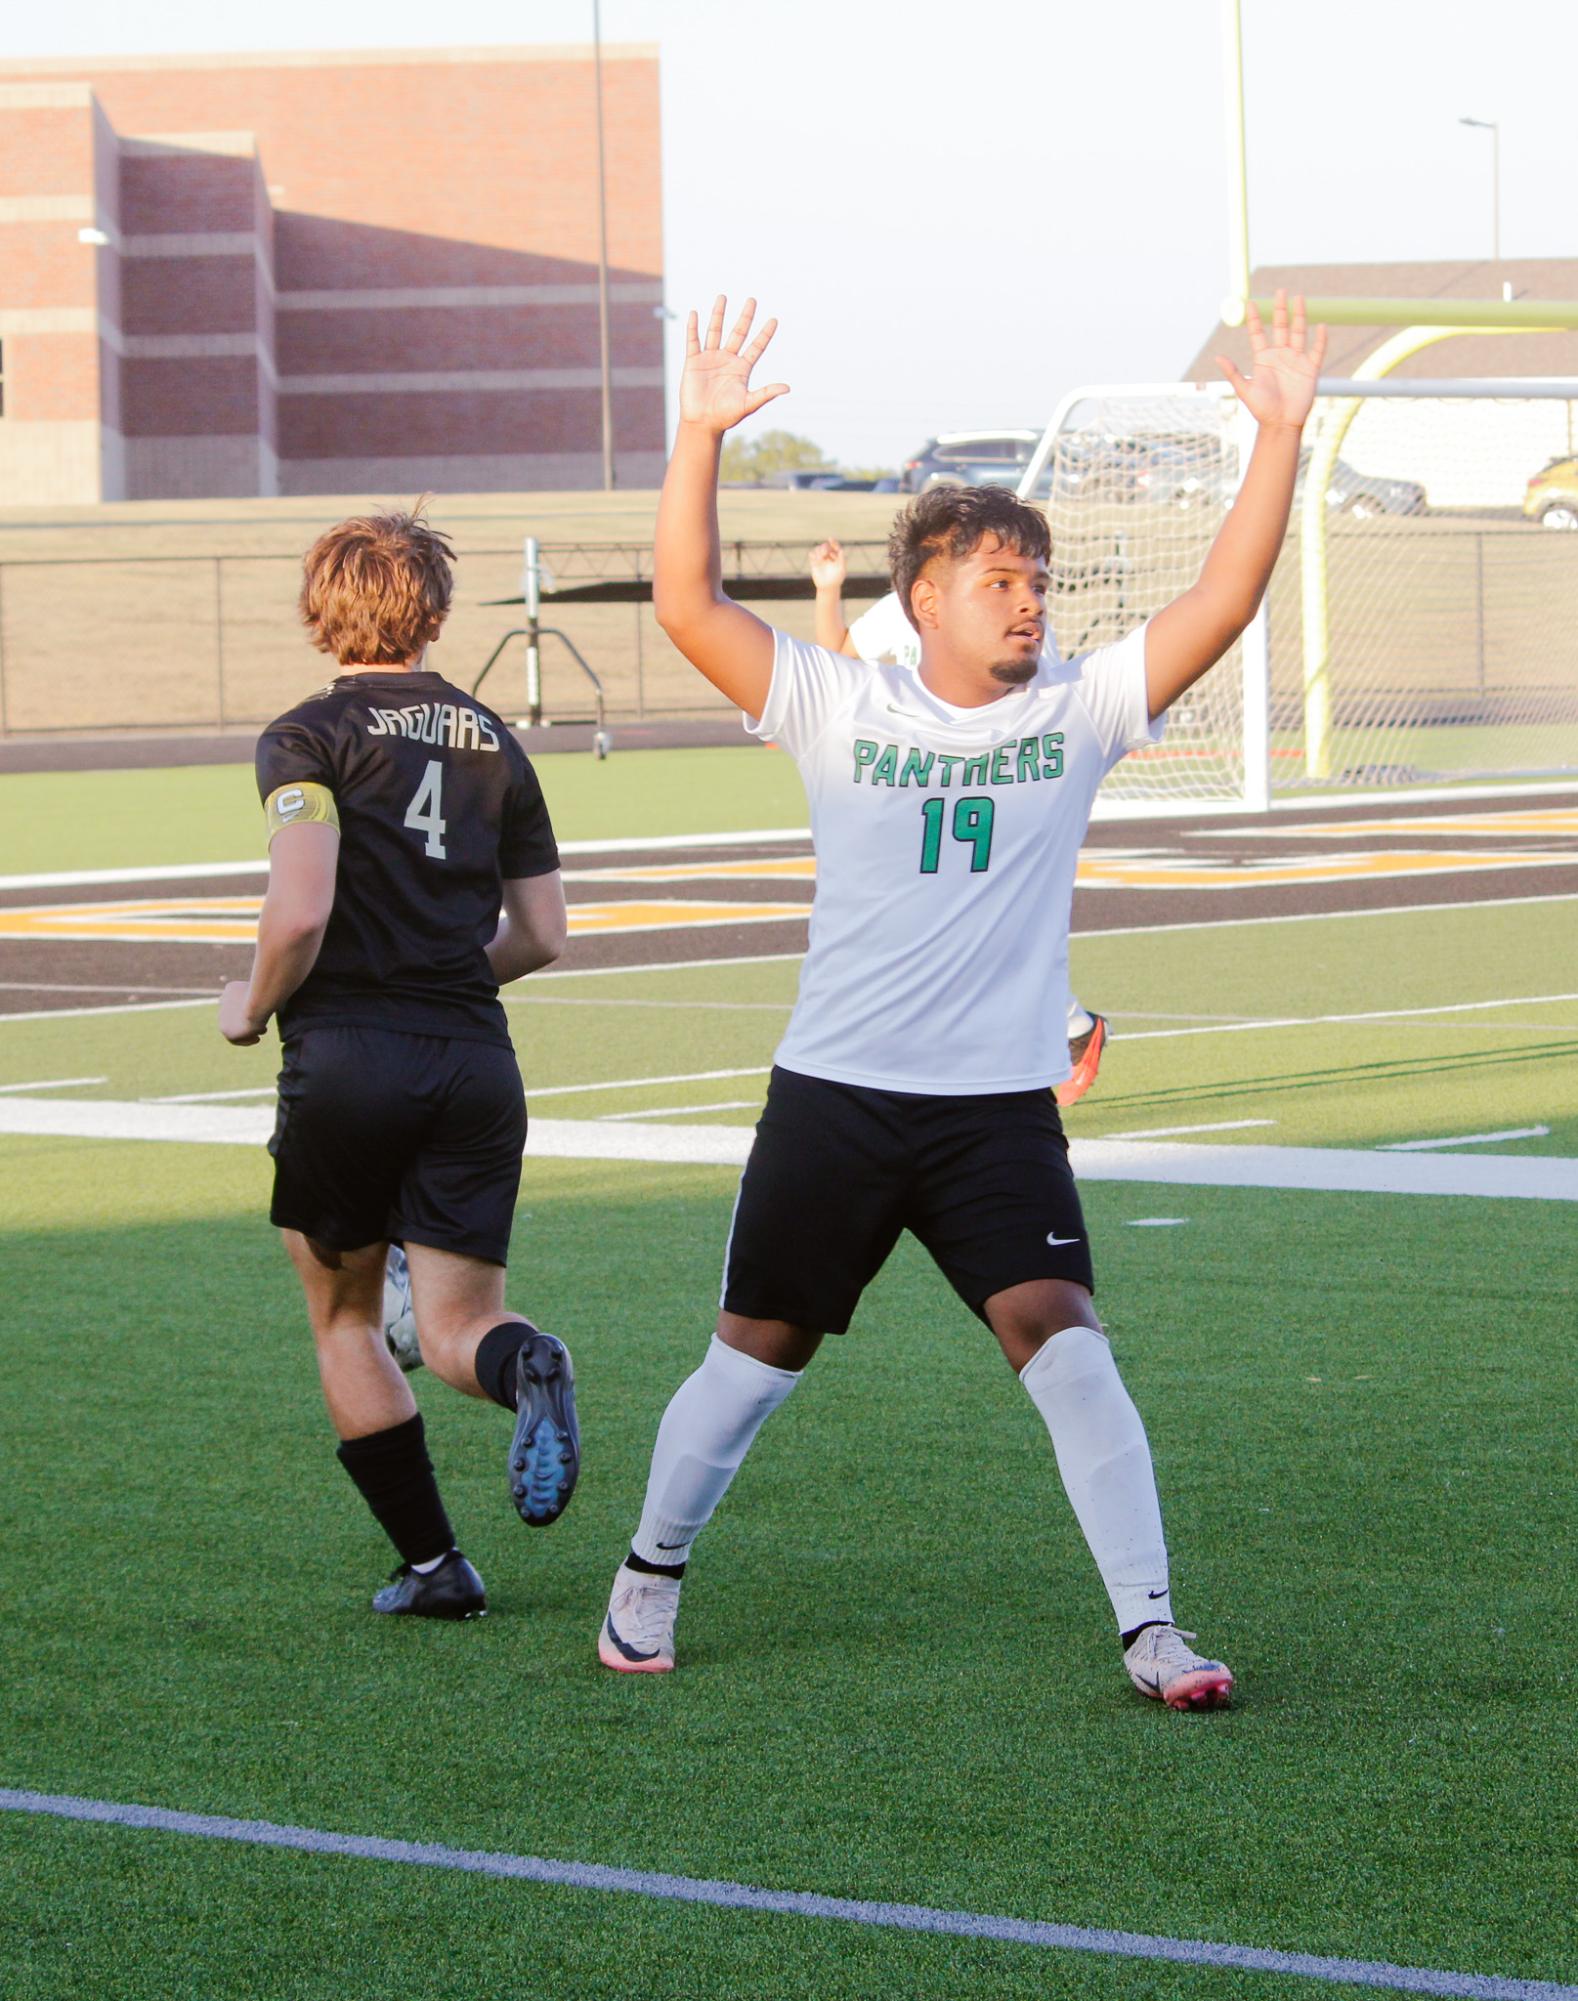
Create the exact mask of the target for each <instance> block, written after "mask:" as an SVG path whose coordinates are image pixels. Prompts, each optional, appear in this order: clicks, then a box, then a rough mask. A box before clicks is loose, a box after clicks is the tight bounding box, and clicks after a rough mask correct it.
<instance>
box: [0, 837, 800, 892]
mask: <svg viewBox="0 0 1578 2001" xmlns="http://www.w3.org/2000/svg"><path fill="white" fill-rule="evenodd" d="M810 838H811V829H810V828H809V827H759V828H757V829H755V830H754V831H753V832H750V833H744V834H650V835H649V834H641V835H636V836H633V837H632V838H631V839H629V840H623V841H621V840H596V841H561V842H560V843H559V852H560V854H561V855H625V854H644V853H646V852H647V851H648V850H649V849H650V850H652V851H653V852H654V853H670V852H682V851H684V850H685V849H688V848H750V847H776V846H779V845H781V844H782V843H783V842H785V841H808V840H810ZM267 874H268V857H267V856H266V855H261V856H259V857H258V858H257V859H256V860H253V861H244V862H172V863H170V864H169V865H168V866H167V867H164V868H152V867H142V868H102V869H64V870H58V869H57V870H54V871H52V872H50V873H48V874H43V875H0V891H3V890H8V889H90V888H96V887H98V886H99V885H101V884H102V885H104V886H105V887H108V886H109V885H111V884H113V883H120V882H202V881H203V880H204V879H205V878H206V877H209V876H225V875H267Z"/></svg>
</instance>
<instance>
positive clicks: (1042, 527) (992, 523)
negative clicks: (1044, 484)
mask: <svg viewBox="0 0 1578 2001" xmlns="http://www.w3.org/2000/svg"><path fill="white" fill-rule="evenodd" d="M988 535H995V536H996V537H997V539H998V541H999V542H1000V543H1001V544H1002V546H1003V547H1004V548H1005V549H1012V550H1013V552H1014V554H1015V555H1016V556H1039V557H1040V558H1041V560H1042V562H1046V561H1047V560H1048V559H1049V558H1050V556H1051V554H1052V531H1051V530H1050V529H1049V528H1048V527H1047V519H1046V516H1045V515H1044V514H1043V513H1041V512H1040V510H1039V509H1038V508H1034V507H1029V506H1027V505H1026V504H1025V502H1024V501H1022V500H1021V499H1019V497H1018V496H1017V495H1016V494H1012V493H1010V492H1009V491H1008V489H1007V488H1006V487H1002V486H934V487H933V488H932V489H931V491H930V492H929V493H923V494H921V495H920V496H919V497H918V498H917V499H915V500H912V501H911V502H910V504H909V506H908V507H906V508H905V509H904V511H903V513H902V514H900V515H899V517H898V519H897V520H896V521H895V522H894V524H893V530H892V533H891V534H890V535H889V536H888V571H889V574H890V575H891V576H892V578H893V588H894V590H895V591H897V592H898V597H899V603H900V604H901V605H903V607H904V616H905V617H906V618H907V619H908V620H909V622H910V624H911V625H914V624H915V613H914V612H913V611H912V610H911V608H910V592H911V591H912V590H913V589H914V587H915V580H916V578H917V577H918V576H919V575H920V573H921V571H922V570H924V569H925V567H926V565H927V564H928V563H929V562H930V561H931V559H932V558H933V557H934V556H948V557H951V558H952V559H953V561H955V562H958V561H959V560H960V559H961V558H962V557H965V556H968V555H970V554H972V553H973V552H974V551H975V550H976V549H978V548H979V547H980V546H981V544H982V542H984V541H985V540H986V538H987V536H988ZM918 629H919V628H918V627H917V630H918Z"/></svg>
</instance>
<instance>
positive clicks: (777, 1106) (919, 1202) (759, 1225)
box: [722, 1069, 1094, 1334]
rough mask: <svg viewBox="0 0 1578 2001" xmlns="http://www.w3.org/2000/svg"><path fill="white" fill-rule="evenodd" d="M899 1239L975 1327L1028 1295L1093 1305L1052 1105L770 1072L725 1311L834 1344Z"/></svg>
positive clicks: (1037, 1095) (1012, 1096) (1074, 1194)
mask: <svg viewBox="0 0 1578 2001" xmlns="http://www.w3.org/2000/svg"><path fill="white" fill-rule="evenodd" d="M901 1230H909V1231H911V1232H912V1233H913V1235H915V1236H916V1237H918V1238H919V1239H920V1241H921V1243H923V1244H924V1245H925V1246H926V1249H927V1250H928V1251H930V1253H931V1255H932V1257H933V1258H934V1259H935V1260H936V1262H937V1265H938V1267H939V1268H940V1270H941V1271H942V1274H943V1276H944V1277H945V1278H946V1279H947V1281H948V1283H949V1284H950V1285H951V1286H952V1287H953V1289H954V1291H955V1292H956V1293H958V1295H959V1297H960V1298H961V1299H962V1300H963V1301H964V1303H965V1305H966V1306H968V1307H969V1308H970V1310H971V1312H972V1313H975V1314H976V1315H978V1316H979V1318H981V1319H982V1320H985V1318H986V1315H985V1312H984V1311H983V1308H984V1306H985V1303H986V1301H987V1300H988V1299H990V1298H991V1297H992V1295H993V1294H994V1293H997V1292H1002V1291H1004V1290H1006V1288H1007V1287H1009V1286H1011V1285H1022V1284H1024V1283H1025V1282H1026V1281H1027V1280H1029V1279H1037V1278H1062V1279H1072V1280H1073V1281H1074V1282H1075V1283H1076V1284H1078V1285H1083V1286H1085V1287H1086V1288H1087V1289H1090V1290H1094V1281H1093V1275H1092V1271H1091V1262H1090V1245H1089V1242H1088V1240H1087V1238H1086V1235H1085V1219H1084V1216H1083V1215H1082V1214H1081V1211H1080V1204H1079V1193H1078V1190H1077V1189H1076V1188H1075V1186H1074V1176H1073V1172H1072V1170H1071V1169H1070V1167H1069V1164H1068V1141H1067V1140H1066V1139H1065V1138H1064V1137H1063V1125H1062V1121H1061V1120H1060V1119H1059V1117H1058V1112H1057V1106H1056V1104H1055V1103H1054V1102H1053V1099H1052V1094H1051V1092H1050V1091H1046V1090H1038V1091H1003V1092H994V1093H991V1094H989V1095H987V1096H984V1097H949V1098H944V1097H935V1098H934V1097H920V1096H917V1095H914V1094H912V1093H909V1092H901V1091H874V1090H870V1089H868V1088H866V1087H865V1086H864V1085H858V1084H833V1083H829V1082H828V1081H826V1080H825V1079H823V1078H820V1077H806V1076H802V1075H801V1074H800V1073H798V1072H797V1071H793V1070H782V1069H775V1070H774V1071H773V1073H772V1081H771V1083H770V1084H769V1086H768V1090H767V1104H766V1108H765V1110H764V1111H763V1113H762V1116H761V1121H760V1123H759V1124H758V1126H757V1128H756V1139H755V1142H754V1144H753V1145H752V1147H751V1153H750V1158H749V1159H748V1160H747V1161H746V1163H745V1172H744V1174H743V1175H742V1176H741V1178H740V1192H739V1195H738V1197H737V1198H736V1201H735V1205H734V1223H733V1227H732V1228H731V1230H730V1232H729V1244H728V1249H727V1250H726V1251H725V1253H724V1272H723V1299H722V1304H723V1306H724V1308H725V1310H726V1311H728V1312H730V1313H738V1314H743V1315H744V1316H745V1317H746V1318H748V1319H752V1320H787V1321H790V1322H791V1323H792V1324H793V1325H795V1326H796V1327H804V1328H808V1329H810V1330H811V1331H813V1332H816V1333H827V1334H842V1333H844V1332H845V1330H846V1329H847V1328H848V1326H849V1322H850V1318H851V1316H852V1315H853V1313H854V1310H855V1305H856V1302H857V1301H858V1300H859V1298H860V1295H861V1293H862V1292H863V1291H864V1290H865V1288H866V1287H867V1286H868V1285H869V1284H870V1283H871V1281H872V1279H873V1278H875V1277H876V1275H877V1273H878V1271H880V1270H881V1268H882V1266H883V1264H884V1263H885V1262H886V1261H887V1258H888V1256H889V1254H890V1253H891V1252H892V1249H893V1246H894V1245H895V1244H896V1243H897V1242H898V1239H899V1232H900V1231H901Z"/></svg>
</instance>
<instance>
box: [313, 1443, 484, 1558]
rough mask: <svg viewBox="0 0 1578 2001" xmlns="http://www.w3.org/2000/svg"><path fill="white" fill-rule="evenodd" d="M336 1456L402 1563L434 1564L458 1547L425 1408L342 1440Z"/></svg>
mask: <svg viewBox="0 0 1578 2001" xmlns="http://www.w3.org/2000/svg"><path fill="white" fill-rule="evenodd" d="M336 1456H337V1457H338V1459H339V1462H340V1464H341V1465H342V1466H343V1467H344V1468H345V1470H346V1472H347V1473H349V1474H350V1476H351V1478H352V1479H353V1480H354V1481H355V1482H356V1488H357V1492H358V1493H359V1494H360V1495H361V1497H362V1499H363V1500H364V1501H365V1502H366V1503H367V1505H368V1507H369V1508H371V1509H372V1511H373V1515H374V1517H375V1519H376V1520H377V1522H378V1525H379V1527H380V1528H381V1529H382V1530H383V1532H384V1534H385V1535H386V1536H388V1538H389V1540H390V1541H391V1542H392V1543H393V1544H394V1546H395V1548H396V1549H397V1550H398V1551H399V1552H400V1558H401V1561H402V1562H404V1563H429V1562H431V1561H432V1560H433V1558H435V1557H440V1556H445V1555H447V1554H448V1553H449V1551H450V1550H452V1549H453V1548H454V1546H455V1537H454V1532H453V1530H452V1529H451V1528H450V1526H449V1517H448V1515H447V1514H445V1512H444V1503H443V1502H442V1501H441V1500H440V1499H439V1495H438V1482H437V1480H435V1479H434V1477H433V1462H432V1460H431V1459H429V1458H428V1456H427V1443H426V1439H425V1437H424V1433H423V1427H422V1414H421V1412H420V1411H418V1413H417V1414H416V1416H415V1417H408V1418H407V1419H406V1420H405V1422H404V1423H403V1424H395V1425H391V1426H390V1428H389V1429H388V1430H387V1431H374V1432H371V1433H369V1435H368V1436H367V1437H365V1438H347V1439H343V1440H342V1441H341V1443H340V1446H339V1450H338V1453H337V1455H336Z"/></svg>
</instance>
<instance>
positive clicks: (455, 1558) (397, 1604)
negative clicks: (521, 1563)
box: [373, 1549, 488, 1619]
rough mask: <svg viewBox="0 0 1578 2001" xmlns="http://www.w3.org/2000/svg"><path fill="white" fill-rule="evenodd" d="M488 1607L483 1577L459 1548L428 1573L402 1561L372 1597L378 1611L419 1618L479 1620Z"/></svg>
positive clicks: (375, 1609)
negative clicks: (381, 1588)
mask: <svg viewBox="0 0 1578 2001" xmlns="http://www.w3.org/2000/svg"><path fill="white" fill-rule="evenodd" d="M487 1609H488V1599H487V1593H486V1592H485V1591H484V1590H483V1588H482V1579H481V1578H480V1577H479V1576H478V1575H477V1573H476V1571H475V1570H473V1569H472V1567H471V1565H470V1564H469V1563H467V1561H466V1559H465V1558H464V1557H463V1556H462V1555H461V1553H460V1551H459V1550H458V1549H452V1550H451V1551H450V1552H449V1554H448V1556H446V1557H445V1558H444V1561H443V1562H442V1563H441V1564H440V1565H439V1566H438V1568H437V1570H430V1571H428V1572H427V1573H426V1575H425V1576H424V1575H423V1573H422V1572H421V1571H419V1570H413V1569H412V1568H411V1566H410V1564H409V1563H402V1564H401V1566H400V1568H399V1569H398V1570H392V1571H391V1572H390V1573H389V1582H388V1583H387V1584H386V1585H385V1586H384V1588H383V1590H382V1591H380V1592H379V1593H378V1594H377V1595H376V1597H375V1598H374V1599H373V1610H374V1611H375V1612H402V1613H404V1614H405V1615H406V1616H407V1617H409V1618H416V1619H480V1618H481V1617H482V1615H483V1613H484V1612H486V1611H487Z"/></svg>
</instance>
